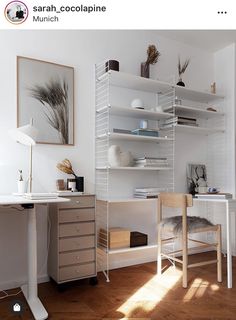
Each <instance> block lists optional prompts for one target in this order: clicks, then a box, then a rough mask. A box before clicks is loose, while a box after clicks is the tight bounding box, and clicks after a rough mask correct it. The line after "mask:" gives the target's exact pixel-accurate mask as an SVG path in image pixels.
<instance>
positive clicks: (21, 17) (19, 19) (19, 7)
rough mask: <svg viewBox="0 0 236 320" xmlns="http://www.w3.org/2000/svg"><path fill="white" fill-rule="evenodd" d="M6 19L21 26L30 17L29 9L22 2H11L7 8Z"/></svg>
mask: <svg viewBox="0 0 236 320" xmlns="http://www.w3.org/2000/svg"><path fill="white" fill-rule="evenodd" d="M4 13H5V18H6V19H7V20H8V21H9V22H11V23H13V24H21V23H23V22H24V21H25V20H26V19H27V17H28V8H27V6H26V4H24V2H22V1H11V2H9V3H8V4H7V5H6V7H5V12H4Z"/></svg>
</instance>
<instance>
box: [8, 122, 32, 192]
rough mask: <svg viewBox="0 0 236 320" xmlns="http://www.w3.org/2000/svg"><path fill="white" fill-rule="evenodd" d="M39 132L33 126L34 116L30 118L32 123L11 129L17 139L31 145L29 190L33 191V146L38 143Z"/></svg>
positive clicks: (11, 133)
mask: <svg viewBox="0 0 236 320" xmlns="http://www.w3.org/2000/svg"><path fill="white" fill-rule="evenodd" d="M37 133H38V130H37V129H36V128H35V127H34V126H33V119H32V118H31V119H30V124H27V125H25V126H22V127H19V128H16V129H13V130H10V131H9V134H10V136H11V137H12V138H13V139H14V140H15V141H17V142H19V143H21V144H24V145H25V146H29V147H30V162H29V185H28V192H32V168H33V165H32V164H33V161H32V146H34V145H35V144H36V136H37Z"/></svg>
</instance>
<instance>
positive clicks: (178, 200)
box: [158, 192, 193, 223]
mask: <svg viewBox="0 0 236 320" xmlns="http://www.w3.org/2000/svg"><path fill="white" fill-rule="evenodd" d="M192 206H193V197H192V195H191V194H185V193H176V192H170V193H167V192H161V193H160V194H159V195H158V223H159V222H160V221H161V219H162V207H169V208H180V209H181V211H182V215H183V216H186V215H187V207H192Z"/></svg>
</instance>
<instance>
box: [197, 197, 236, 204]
mask: <svg viewBox="0 0 236 320" xmlns="http://www.w3.org/2000/svg"><path fill="white" fill-rule="evenodd" d="M193 201H194V202H195V201H196V202H225V203H226V202H235V201H236V199H235V198H229V199H220V198H212V199H210V198H204V199H203V198H201V199H200V198H193Z"/></svg>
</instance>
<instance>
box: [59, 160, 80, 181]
mask: <svg viewBox="0 0 236 320" xmlns="http://www.w3.org/2000/svg"><path fill="white" fill-rule="evenodd" d="M57 169H59V170H60V171H62V172H64V173H67V174H73V176H75V177H76V174H75V172H74V170H73V168H72V165H71V162H70V160H68V159H64V160H63V161H62V162H61V163H58V164H57Z"/></svg>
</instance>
